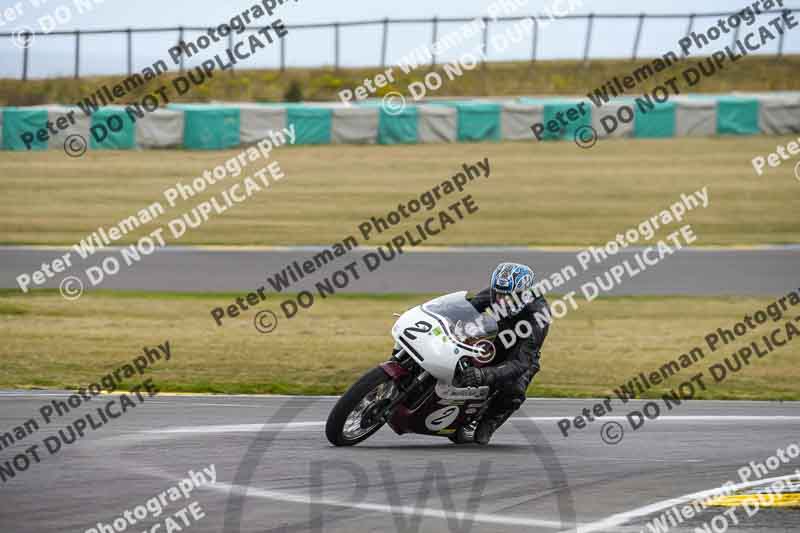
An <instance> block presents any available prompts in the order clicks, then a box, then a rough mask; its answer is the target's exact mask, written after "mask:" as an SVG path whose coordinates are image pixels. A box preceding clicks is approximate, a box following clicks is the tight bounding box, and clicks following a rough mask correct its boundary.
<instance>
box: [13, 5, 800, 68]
mask: <svg viewBox="0 0 800 533" xmlns="http://www.w3.org/2000/svg"><path fill="white" fill-rule="evenodd" d="M268 1H270V0H268ZM286 2H287V3H285V4H284V5H280V6H278V7H276V8H275V13H274V14H273V16H272V17H264V18H263V19H261V21H265V22H266V23H267V24H268V23H271V22H272V21H273V20H275V19H280V20H281V21H282V22H283V23H284V24H286V25H287V26H289V27H290V28H291V26H292V25H300V24H309V23H328V22H350V21H361V20H379V19H383V18H395V19H398V18H418V19H430V18H432V17H434V16H437V17H464V18H473V17H487V16H491V15H492V14H493V13H496V14H500V15H503V14H504V13H503V9H502V8H501V7H499V4H495V2H493V1H491V0H438V1H431V0H404V1H403V2H387V1H384V2H377V1H372V2H365V1H364V0H339V1H335V2H334V1H330V0H296V1H295V0H286ZM256 3H257V0H226V1H225V2H219V1H218V0H214V1H212V0H191V1H190V2H189V1H187V2H178V1H170V0H0V33H2V32H16V31H20V30H22V29H25V28H29V29H34V30H37V31H42V30H50V29H54V30H61V31H74V30H76V29H80V30H88V29H124V28H129V27H130V28H154V27H177V26H179V25H183V26H199V27H210V26H217V25H219V24H221V23H223V22H225V21H229V20H230V19H231V18H232V17H233V16H235V15H236V14H237V13H239V12H241V11H243V10H245V9H247V8H248V7H250V6H253V5H254V4H256ZM509 3H511V4H512V5H515V4H516V5H518V6H519V7H518V8H517V9H515V10H514V11H513V12H511V13H508V14H509V15H511V16H528V15H534V14H542V13H543V12H544V11H545V9H546V8H547V7H548V6H553V7H554V8H555V9H556V11H558V12H564V11H569V10H570V4H572V6H571V8H572V10H571V12H572V13H574V14H588V13H596V14H620V13H622V14H639V13H642V12H644V13H646V14H648V15H654V14H664V13H672V14H688V13H691V12H696V13H715V12H717V13H728V12H734V11H739V10H741V9H742V8H744V7H745V6H746V5H747V3H745V2H741V1H736V0H704V1H702V2H699V1H698V0H672V1H671V2H657V3H656V2H649V3H651V6H648V7H646V8H643V7H642V4H643V3H644V2H643V1H642V0H614V1H613V2H612V1H604V2H601V1H596V0H595V1H593V0H509ZM81 4H82V5H84V6H89V7H83V8H79V7H78V6H79V5H81ZM554 4H555V5H554ZM783 4H784V6H785V7H789V8H800V0H783ZM187 6H190V7H187ZM81 11H82V12H81ZM56 15H60V21H59V20H57V19H56ZM717 18H718V17H715V18H697V19H696V21H695V26H694V27H695V28H696V29H698V30H699V29H702V28H706V27H708V26H710V25H712V24H715V23H716V19H717ZM796 18H797V20H799V21H800V12H798V13H796ZM12 19H13V20H12ZM541 20H545V21H546V20H548V18H547V17H546V16H542V17H541ZM767 20H768V19H767V18H766V17H762V18H761V19H760V20H759V23H762V24H763V23H766V22H767ZM42 25H44V27H42ZM636 25H637V22H636V20H635V19H630V20H607V19H606V20H602V19H599V20H595V23H594V28H593V32H592V40H591V47H590V56H591V57H595V58H608V57H630V54H631V51H632V46H633V41H634V36H635V31H636ZM460 26H461V24H459V23H441V24H440V25H439V36H440V37H441V36H443V35H445V34H447V33H448V32H458V31H459V28H460ZM686 27H687V19H685V18H682V19H674V20H672V19H646V21H645V24H644V27H643V31H642V37H641V43H640V51H639V55H640V56H645V57H656V56H660V55H662V54H664V53H666V52H667V51H670V50H676V48H677V41H678V39H679V38H680V37H682V36H683V34H684V33H685V31H686ZM753 27H755V26H753ZM751 28H752V27H751ZM586 29H587V22H586V19H579V20H556V21H553V22H552V23H550V24H549V25H547V27H545V28H542V29H541V31H540V34H539V39H538V42H539V44H538V51H537V56H538V57H539V58H540V59H554V58H563V59H574V58H580V57H582V55H583V49H584V42H585V35H586ZM340 31H341V34H340V35H341V44H340V60H341V65H342V66H374V65H379V64H380V61H381V39H382V26H381V25H371V26H357V27H347V28H341V30H340ZM523 31H524V29H523V28H522V27H516V28H515V23H513V22H505V23H504V22H496V23H492V24H491V25H490V30H489V32H490V33H489V35H490V39H494V40H493V41H490V46H489V54H488V57H489V60H513V59H517V60H524V59H529V58H530V55H531V48H532V43H531V41H532V40H531V39H530V38H529V37H528V35H527V34H525V33H522V32H523ZM506 32H508V33H506ZM333 33H334V32H333V30H332V29H331V28H322V29H295V30H292V29H290V30H289V33H288V35H287V36H286V37H285V41H286V42H285V45H286V57H287V64H288V65H289V66H296V67H310V66H325V65H332V64H333V62H334V44H333V42H334V41H333ZM199 35H200V34H199V33H197V32H187V33H186V38H187V40H189V39H196V38H197V37H198V36H199ZM245 35H247V33H245V34H243V35H242V36H237V40H240V39H241V38H242V37H243V36H245ZM504 35H509V36H510V35H520V36H523V37H524V38H521V39H519V40H518V42H513V40H511V39H505V40H504V38H503V36H504ZM431 36H432V25H431V23H430V22H425V23H413V24H402V25H400V24H394V25H391V26H390V29H389V35H388V58H387V60H388V63H389V64H390V65H393V64H397V63H398V62H399V61H400V59H401V58H402V57H403V56H405V55H406V54H408V53H410V52H411V51H412V50H413V49H415V48H417V47H419V46H422V45H426V44H429V43H430V42H431ZM177 40H178V33H177V31H175V32H167V33H148V34H139V35H135V36H134V38H133V55H134V70H136V71H140V70H141V69H143V68H145V67H146V66H149V65H152V64H153V63H154V62H156V61H157V60H159V59H165V60H167V59H169V54H168V49H169V47H171V46H174V45H175V43H176V42H177ZM729 42H730V41H729V40H728V38H726V40H724V41H723V40H722V39H721V40H720V41H718V43H721V45H723V46H724V45H727V44H728V43H729ZM74 43H75V37H74V36H72V35H68V36H60V35H45V36H38V37H36V39H35V40H34V42H33V43H32V45H31V46H30V49H29V54H30V67H29V77H32V78H47V77H56V76H71V75H73V73H74V68H75V67H74V49H75V48H74V47H75V44H74ZM479 44H480V36H478V35H476V36H474V37H473V38H471V39H469V40H466V41H465V42H464V43H463V44H462V45H461V46H460V47H457V48H453V49H451V50H449V51H448V52H447V53H445V54H443V56H442V60H444V61H451V60H455V59H456V58H458V57H460V56H461V54H463V53H464V52H466V51H468V50H472V49H474V48H475V47H476V46H479ZM125 45H126V39H125V36H124V35H121V34H120V35H96V36H83V37H82V38H81V69H80V72H81V74H82V75H92V74H123V73H125V71H126V68H127V66H126V46H125ZM216 46H217V47H218V48H215V47H214V46H212V47H209V48H208V49H206V50H205V51H203V52H201V53H199V54H198V55H197V56H195V58H193V59H192V60H187V63H186V64H187V66H192V65H195V64H198V62H199V61H201V60H202V59H206V58H208V57H211V56H213V55H214V54H215V53H219V52H221V51H223V50H224V49H225V48H226V47H227V43H225V46H223V44H222V43H220V44H218V45H216ZM719 47H720V46H716V47H715V48H714V49H717V48H719ZM776 49H777V45H768V46H766V47H765V48H764V49H763V51H764V52H765V53H774V52H775V50H776ZM279 50H280V48H279V47H278V46H277V43H276V44H274V45H271V46H267V47H266V49H263V50H259V51H258V52H257V53H255V54H253V56H252V57H250V58H249V59H248V60H246V61H244V62H242V64H241V66H242V67H244V68H275V67H276V66H278V65H279V58H280V52H279ZM709 50H711V48H709ZM784 51H785V53H794V54H798V53H800V27H797V28H794V29H792V30H790V31H789V32H788V33H787V34H786V36H785V45H784ZM170 68H176V67H175V66H174V64H173V63H172V62H170ZM21 72H22V50H21V49H20V48H18V47H17V46H15V45H14V41H13V39H12V38H10V37H0V78H19V77H20V76H21Z"/></svg>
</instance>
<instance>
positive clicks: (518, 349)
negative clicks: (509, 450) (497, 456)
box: [461, 263, 549, 444]
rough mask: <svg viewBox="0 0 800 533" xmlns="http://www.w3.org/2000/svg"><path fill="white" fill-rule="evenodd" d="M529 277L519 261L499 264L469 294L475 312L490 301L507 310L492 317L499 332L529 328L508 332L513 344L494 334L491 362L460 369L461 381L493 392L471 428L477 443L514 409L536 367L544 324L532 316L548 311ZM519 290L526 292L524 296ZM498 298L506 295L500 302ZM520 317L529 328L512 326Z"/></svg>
mask: <svg viewBox="0 0 800 533" xmlns="http://www.w3.org/2000/svg"><path fill="white" fill-rule="evenodd" d="M533 278H534V273H533V271H532V270H531V269H530V268H528V267H527V266H525V265H521V264H518V263H500V264H499V265H497V268H495V269H494V272H492V278H491V283H490V285H489V287H488V288H486V289H484V290H482V291H480V292H479V293H477V294H476V295H474V296H473V297H472V298H470V303H472V306H473V307H475V309H477V310H478V312H481V313H482V312H484V311H485V310H486V309H487V308H489V307H490V306H492V304H499V305H495V306H494V309H495V310H502V309H505V310H506V311H507V315H506V316H505V317H504V318H502V317H501V318H500V320H499V321H498V328H499V331H500V332H502V331H504V330H511V331H517V332H522V333H527V332H528V331H530V332H531V334H530V335H526V336H524V337H522V336H519V335H514V343H513V344H512V345H511V346H510V347H509V348H506V347H505V345H504V344H503V343H502V342H501V341H500V339H499V337H498V338H496V339H495V341H494V347H495V356H494V359H493V360H492V363H491V365H492V366H486V367H483V368H476V367H470V368H468V369H466V370H465V371H464V373H463V374H462V381H461V384H462V386H467V387H479V386H481V385H489V386H492V387H494V389H495V390H497V392H498V394H497V395H496V396H495V397H494V399H493V400H492V402H491V404H490V405H489V407H488V409H487V410H486V412H485V413H484V416H483V417H482V418H481V420H480V422H479V423H478V427H477V428H476V429H475V436H474V439H475V442H477V443H478V444H488V443H489V439H491V438H492V434H493V433H494V432H495V431H496V430H497V428H499V427H500V426H501V425H502V424H503V423H504V422H505V421H506V420H507V419H508V417H509V416H511V413H513V412H514V411H516V410H517V409H519V407H520V406H521V405H522V403H523V402H524V401H525V391H526V390H527V389H528V385H529V384H530V382H531V380H532V379H533V376H534V375H536V373H537V372H538V371H539V353H540V350H541V348H542V344H544V339H545V337H546V336H547V331H548V329H549V325H548V324H547V323H546V322H545V321H542V322H544V323H543V324H539V321H537V320H536V318H535V317H534V315H535V314H537V313H540V314H542V315H544V316H549V307H548V305H547V301H546V300H545V299H544V297H542V296H541V295H539V294H537V293H536V292H535V291H533V290H532V287H533ZM514 293H515V294H516V295H517V298H516V302H515V300H514V299H512V297H511V295H512V294H514ZM523 293H527V294H525V295H524V299H523ZM503 299H506V302H505V303H506V305H505V306H503V302H502V300H503ZM518 303H521V304H522V305H518ZM501 312H502V311H501ZM495 314H496V313H495ZM523 320H526V321H527V322H528V323H529V324H530V329H528V328H527V327H520V329H519V330H515V327H516V326H517V324H519V323H520V322H521V321H523Z"/></svg>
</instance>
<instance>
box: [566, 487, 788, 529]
mask: <svg viewBox="0 0 800 533" xmlns="http://www.w3.org/2000/svg"><path fill="white" fill-rule="evenodd" d="M796 477H797V473H794V474H789V475H786V476H778V477H771V478H767V479H760V480H756V481H746V482H743V483H735V484H733V485H730V486H729V488H730V490H742V489H747V488H750V487H756V486H759V485H768V484H770V483H774V482H775V481H780V480H786V479H791V478H796ZM721 489H722V487H715V488H713V489H707V490H701V491H699V492H693V493H692V494H686V495H684V496H678V497H677V498H671V499H669V500H662V501H660V502H656V503H651V504H650V505H645V506H644V507H639V508H638V509H633V510H631V511H625V512H622V513H617V514H613V515H611V516H609V517H607V518H604V519H602V520H598V521H597V522H592V523H589V524H584V525H579V526H578V527H577V529H570V530H565V531H561V532H560V533H594V532H597V531H617V529H616V528H618V527H619V526H622V525H624V524H627V523H628V522H631V521H632V520H635V519H637V518H642V517H645V516H649V515H651V514H655V513H657V512H659V511H663V510H664V509H668V508H670V507H672V506H675V505H681V504H684V503H689V502H691V501H694V500H704V499H707V498H709V497H711V496H715V495H718V494H719V491H720V490H721Z"/></svg>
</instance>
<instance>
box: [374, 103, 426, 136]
mask: <svg viewBox="0 0 800 533" xmlns="http://www.w3.org/2000/svg"><path fill="white" fill-rule="evenodd" d="M418 119H419V115H418V114H417V108H416V107H413V106H406V107H405V108H404V109H403V110H402V111H400V112H399V113H396V114H391V113H387V112H386V110H385V109H384V108H383V107H381V110H380V114H379V115H378V144H416V143H417V142H419V138H418V136H417V127H418V124H419V122H418Z"/></svg>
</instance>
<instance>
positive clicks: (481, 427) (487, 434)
mask: <svg viewBox="0 0 800 533" xmlns="http://www.w3.org/2000/svg"><path fill="white" fill-rule="evenodd" d="M513 412H514V410H513V409H508V410H503V411H487V412H486V414H485V415H483V418H481V421H480V422H479V423H478V427H477V429H475V442H476V443H477V444H482V445H484V446H485V445H487V444H489V441H490V440H491V438H492V435H493V434H494V432H495V431H497V428H499V427H500V426H502V425H503V423H504V422H505V421H506V420H508V417H510V416H511V413H513Z"/></svg>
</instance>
